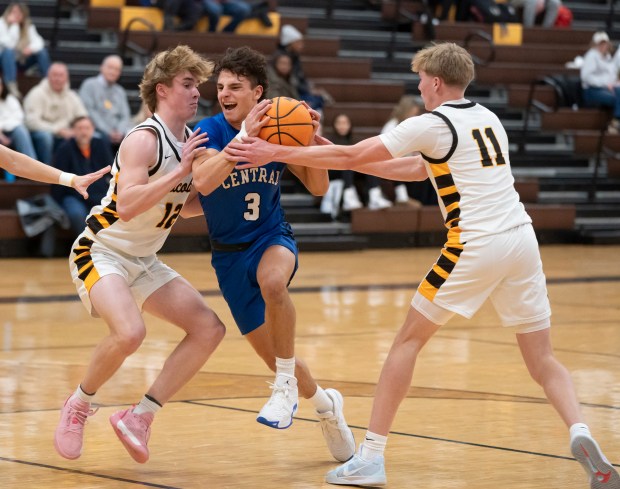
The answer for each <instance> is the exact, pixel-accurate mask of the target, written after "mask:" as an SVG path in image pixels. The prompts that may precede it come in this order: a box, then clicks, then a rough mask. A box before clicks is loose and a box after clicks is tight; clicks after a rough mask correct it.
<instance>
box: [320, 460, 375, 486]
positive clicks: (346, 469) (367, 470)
mask: <svg viewBox="0 0 620 489" xmlns="http://www.w3.org/2000/svg"><path fill="white" fill-rule="evenodd" d="M325 482H327V483H328V484H337V485H341V486H362V487H375V486H384V485H385V484H387V478H386V477H385V461H384V459H383V457H382V456H378V457H375V458H373V459H372V460H371V461H366V460H364V459H363V458H361V457H360V456H359V452H358V453H356V454H355V455H353V458H352V459H351V460H349V461H348V462H346V463H344V464H342V465H341V466H340V467H338V468H336V469H334V470H331V471H329V472H328V473H327V475H326V476H325Z"/></svg>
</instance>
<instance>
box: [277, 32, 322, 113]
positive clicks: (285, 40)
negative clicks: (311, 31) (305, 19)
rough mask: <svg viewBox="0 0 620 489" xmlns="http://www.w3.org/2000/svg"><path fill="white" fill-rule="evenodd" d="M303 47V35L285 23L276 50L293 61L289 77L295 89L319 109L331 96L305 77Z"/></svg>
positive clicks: (314, 107)
mask: <svg viewBox="0 0 620 489" xmlns="http://www.w3.org/2000/svg"><path fill="white" fill-rule="evenodd" d="M303 49H304V36H303V35H302V33H301V32H299V31H298V30H297V29H296V28H295V27H294V26H292V25H290V24H285V25H283V26H282V29H281V32H280V44H279V46H278V50H277V52H282V53H286V54H288V55H289V56H290V57H291V60H292V61H293V71H292V73H291V79H292V80H295V83H296V88H297V91H298V92H299V96H300V98H301V99H302V100H305V101H306V102H308V105H310V107H312V108H313V109H315V110H318V111H321V110H322V109H323V106H324V105H325V104H326V103H328V104H329V103H332V102H333V99H332V97H331V96H330V95H329V94H328V93H327V92H326V91H325V90H323V89H319V88H316V87H314V86H313V85H312V83H311V82H310V81H309V80H308V79H307V78H306V75H305V74H304V70H303V66H302V64H301V53H302V52H303Z"/></svg>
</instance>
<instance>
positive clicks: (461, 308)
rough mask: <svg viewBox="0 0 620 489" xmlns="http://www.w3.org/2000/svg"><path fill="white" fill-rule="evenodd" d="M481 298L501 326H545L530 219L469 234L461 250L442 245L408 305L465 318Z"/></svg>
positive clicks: (439, 320) (547, 310) (437, 317)
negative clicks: (503, 228)
mask: <svg viewBox="0 0 620 489" xmlns="http://www.w3.org/2000/svg"><path fill="white" fill-rule="evenodd" d="M450 250H452V252H451V251H450ZM487 298H490V299H491V302H492V303H493V306H494V307H495V310H496V311H497V314H498V315H499V317H500V320H501V322H502V325H503V326H519V329H518V332H521V333H523V332H531V331H537V330H540V329H544V328H547V327H549V325H550V321H549V318H550V317H551V307H550V305H549V298H548V297H547V286H546V279H545V275H544V273H543V269H542V261H541V259H540V251H539V249H538V241H537V240H536V235H535V233H534V229H533V228H532V225H531V224H524V225H522V226H518V227H516V228H513V229H509V230H508V231H504V232H502V233H499V234H493V235H489V236H484V237H481V238H477V239H473V240H470V241H468V242H467V243H465V244H464V245H463V246H462V250H459V249H454V248H452V249H451V248H444V249H443V250H442V253H441V255H440V258H439V260H438V261H437V262H436V263H435V265H433V267H432V268H431V270H430V271H429V273H428V274H427V275H426V277H425V279H424V280H423V281H422V283H421V284H420V286H419V287H418V290H417V292H416V294H415V296H414V298H413V300H412V301H411V305H412V306H413V307H414V308H415V309H417V310H418V311H419V312H420V313H422V314H423V315H424V316H425V317H426V318H427V319H429V320H430V321H432V322H434V323H435V324H445V323H446V322H447V321H448V320H449V319H450V318H451V317H452V316H453V315H454V314H455V313H456V314H460V315H461V316H464V317H466V318H468V319H469V318H471V317H472V316H473V315H474V314H475V313H476V311H477V310H478V309H479V308H480V307H481V306H482V304H483V303H484V301H485V300H486V299H487Z"/></svg>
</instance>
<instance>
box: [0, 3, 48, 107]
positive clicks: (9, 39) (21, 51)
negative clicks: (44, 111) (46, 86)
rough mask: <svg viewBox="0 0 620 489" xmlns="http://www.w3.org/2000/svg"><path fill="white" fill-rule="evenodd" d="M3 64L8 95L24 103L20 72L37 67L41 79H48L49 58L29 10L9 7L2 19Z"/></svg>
mask: <svg viewBox="0 0 620 489" xmlns="http://www.w3.org/2000/svg"><path fill="white" fill-rule="evenodd" d="M0 64H1V65H2V73H3V74H4V81H5V83H6V86H7V88H8V89H9V91H10V92H11V93H12V94H13V95H15V96H16V97H17V98H20V99H21V93H20V91H19V88H18V86H17V69H18V68H21V69H24V70H28V69H30V68H32V67H34V66H37V67H38V69H39V73H40V75H41V76H43V77H44V76H46V75H47V70H48V69H49V66H50V58H49V54H48V53H47V49H45V41H44V40H43V38H42V37H41V36H40V35H39V33H38V32H37V28H36V27H35V26H34V24H32V22H31V20H30V11H29V10H28V7H27V6H26V5H25V4H23V3H19V2H13V3H10V4H9V6H8V7H7V8H6V10H5V11H4V14H3V15H2V18H0Z"/></svg>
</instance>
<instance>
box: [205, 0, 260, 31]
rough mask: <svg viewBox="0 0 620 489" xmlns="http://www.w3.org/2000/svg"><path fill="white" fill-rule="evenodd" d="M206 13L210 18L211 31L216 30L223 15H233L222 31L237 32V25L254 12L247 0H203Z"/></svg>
mask: <svg viewBox="0 0 620 489" xmlns="http://www.w3.org/2000/svg"><path fill="white" fill-rule="evenodd" d="M202 5H203V8H204V15H206V16H207V17H208V18H209V32H215V31H216V30H217V25H218V23H219V21H220V18H221V17H222V15H228V16H230V17H231V19H230V22H228V24H226V25H225V26H224V28H223V29H222V32H235V30H236V29H237V26H238V25H239V24H241V22H243V21H244V20H245V19H247V18H249V17H250V15H251V14H252V6H251V5H250V4H249V3H248V2H246V1H245V0H202Z"/></svg>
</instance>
